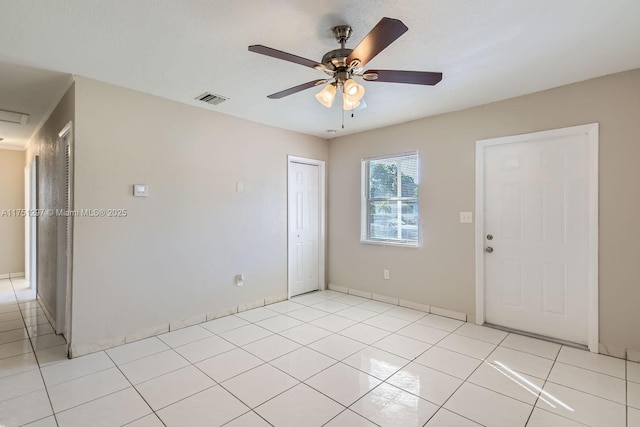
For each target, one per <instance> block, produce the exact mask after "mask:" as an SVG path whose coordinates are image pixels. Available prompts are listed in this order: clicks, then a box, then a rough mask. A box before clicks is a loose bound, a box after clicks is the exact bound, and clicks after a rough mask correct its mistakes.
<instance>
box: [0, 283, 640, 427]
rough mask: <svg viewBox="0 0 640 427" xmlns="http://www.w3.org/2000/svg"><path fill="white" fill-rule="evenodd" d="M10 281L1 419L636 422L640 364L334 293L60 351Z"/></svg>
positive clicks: (34, 422) (347, 424)
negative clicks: (85, 351)
mask: <svg viewBox="0 0 640 427" xmlns="http://www.w3.org/2000/svg"><path fill="white" fill-rule="evenodd" d="M26 286H27V285H26V282H25V281H24V280H23V279H11V280H0V426H6V427H9V426H21V425H28V426H32V427H33V426H38V427H49V426H65V427H66V426H81V427H85V426H94V425H100V426H111V425H113V426H123V425H127V426H130V427H154V426H163V425H164V426H169V427H172V426H181V427H182V426H189V427H191V426H219V425H225V426H229V427H259V426H270V425H271V426H278V427H280V426H294V427H313V426H328V427H358V426H376V425H377V426H401V427H409V426H428V427H434V426H452V427H472V426H483V425H484V426H506V427H517V426H525V425H526V426H530V427H549V426H584V425H588V426H606V427H618V426H620V427H622V426H628V427H640V364H638V363H632V362H625V361H623V360H620V359H615V358H611V357H607V356H601V355H594V354H591V353H588V352H586V351H582V350H577V349H575V348H571V347H564V346H560V345H558V344H554V343H549V342H545V341H539V340H534V339H531V338H527V337H523V336H520V335H515V334H508V333H506V332H502V331H498V330H495V329H489V328H485V327H480V326H475V325H472V324H469V323H463V322H460V321H457V320H452V319H448V318H445V317H440V316H436V315H433V314H426V313H422V312H419V311H415V310H410V309H406V308H401V307H397V306H393V305H389V304H384V303H380V302H376V301H371V300H367V299H363V298H359V297H355V296H352V295H344V294H340V293H337V292H333V291H324V292H315V293H313V294H308V295H304V296H301V297H298V298H294V299H292V300H291V301H285V302H280V303H276V304H273V305H269V306H266V307H264V308H258V309H255V310H251V311H247V312H243V313H239V314H237V315H233V316H228V317H225V318H221V319H216V320H213V321H211V322H207V323H203V324H201V325H196V326H191V327H188V328H184V329H179V330H176V331H173V332H169V333H167V334H164V335H160V336H158V337H153V338H148V339H145V340H141V341H138V342H134V343H131V344H126V345H123V346H120V347H117V348H113V349H110V350H107V351H103V352H99V353H95V354H91V355H87V356H83V357H79V358H76V359H73V360H68V359H66V356H65V349H66V345H65V343H64V340H63V339H62V338H61V337H59V336H56V335H55V334H53V330H52V328H51V326H50V325H49V324H48V322H47V321H46V318H45V317H44V315H43V312H42V309H41V308H40V307H39V305H38V303H37V302H36V301H35V298H34V297H35V296H34V295H33V292H32V291H30V290H29V289H26Z"/></svg>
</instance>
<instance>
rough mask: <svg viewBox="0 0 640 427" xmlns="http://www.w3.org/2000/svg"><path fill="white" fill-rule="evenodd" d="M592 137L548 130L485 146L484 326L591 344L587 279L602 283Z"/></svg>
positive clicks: (589, 297)
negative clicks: (596, 260)
mask: <svg viewBox="0 0 640 427" xmlns="http://www.w3.org/2000/svg"><path fill="white" fill-rule="evenodd" d="M534 135H535V134H534ZM589 138H590V137H589V135H588V134H587V133H585V132H578V133H571V132H564V133H563V132H560V134H554V133H545V134H544V136H542V137H540V136H538V137H532V138H531V139H529V140H520V141H516V142H511V143H504V142H505V141H502V142H503V143H499V144H494V145H486V146H485V147H483V158H484V165H483V167H484V200H483V205H484V224H483V235H482V236H478V237H479V238H480V239H482V246H480V247H479V249H480V250H483V249H484V254H483V257H484V260H483V261H484V287H485V321H486V322H488V323H491V324H495V325H501V326H505V327H508V328H512V329H516V330H521V331H526V332H530V333H534V334H538V335H543V336H547V337H552V338H557V339H562V340H566V341H570V342H575V343H580V344H587V343H588V342H589V316H590V312H589V310H590V306H592V304H591V302H592V300H591V298H592V295H590V292H591V290H590V282H591V283H592V281H593V280H596V281H597V277H595V278H594V277H592V272H593V271H597V267H596V266H592V265H591V263H592V257H591V249H593V248H592V247H591V245H592V242H593V240H592V237H593V236H592V233H593V230H592V226H593V224H594V218H593V209H592V202H593V198H592V194H593V193H594V191H596V190H595V189H594V188H592V187H593V182H597V181H596V180H597V172H596V177H595V180H594V179H593V177H592V175H591V173H592V166H593V158H592V157H593V156H592V153H591V147H590V139H589ZM596 194H597V191H596ZM596 206H597V205H596ZM595 215H596V216H597V213H596V214H595ZM595 224H597V218H596V219H595ZM596 234H597V225H596ZM596 251H597V248H596ZM592 267H593V268H592ZM594 269H595V270H594ZM596 276H597V274H596ZM596 294H597V282H596ZM596 307H597V305H596ZM596 310H597V309H596ZM596 327H597V326H596Z"/></svg>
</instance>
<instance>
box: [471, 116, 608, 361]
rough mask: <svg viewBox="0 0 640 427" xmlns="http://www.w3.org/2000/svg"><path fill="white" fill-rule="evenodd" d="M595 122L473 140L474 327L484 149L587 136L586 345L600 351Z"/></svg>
mask: <svg viewBox="0 0 640 427" xmlns="http://www.w3.org/2000/svg"><path fill="white" fill-rule="evenodd" d="M598 133H599V125H598V123H590V124H586V125H579V126H571V127H567V128H562V129H553V130H548V131H542V132H533V133H527V134H522V135H513V136H505V137H499V138H491V139H483V140H478V141H476V207H475V210H476V227H475V231H476V235H475V255H476V324H478V325H482V324H484V322H485V283H484V277H485V272H484V257H485V253H484V234H485V230H484V220H485V218H484V184H485V183H484V175H485V170H484V160H485V159H484V150H485V148H486V147H489V146H492V145H502V144H511V143H516V142H526V141H536V140H539V139H546V138H550V137H562V136H569V135H577V134H581V135H585V134H586V135H587V144H588V150H589V178H588V179H589V182H588V185H589V193H588V201H587V204H588V209H589V237H588V240H589V249H588V263H589V265H588V270H589V271H588V283H587V293H588V307H587V343H588V346H589V350H590V351H592V352H594V353H598V350H599V329H598V325H599V320H598V319H599V313H598V299H599V294H598V144H599V142H598Z"/></svg>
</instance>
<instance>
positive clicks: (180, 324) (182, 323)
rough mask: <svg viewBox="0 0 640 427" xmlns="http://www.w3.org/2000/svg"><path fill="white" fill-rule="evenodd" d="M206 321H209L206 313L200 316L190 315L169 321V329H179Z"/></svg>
mask: <svg viewBox="0 0 640 427" xmlns="http://www.w3.org/2000/svg"><path fill="white" fill-rule="evenodd" d="M206 321H207V315H206V314H200V315H198V316H194V317H190V318H188V319H181V320H175V321H173V322H170V323H169V330H170V331H175V330H177V329H182V328H186V327H188V326H193V325H197V324H198V323H204V322H206Z"/></svg>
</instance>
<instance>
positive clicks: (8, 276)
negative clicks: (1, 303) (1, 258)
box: [0, 273, 11, 280]
mask: <svg viewBox="0 0 640 427" xmlns="http://www.w3.org/2000/svg"><path fill="white" fill-rule="evenodd" d="M10 278H11V274H10V273H2V274H0V280H2V279H10Z"/></svg>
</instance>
